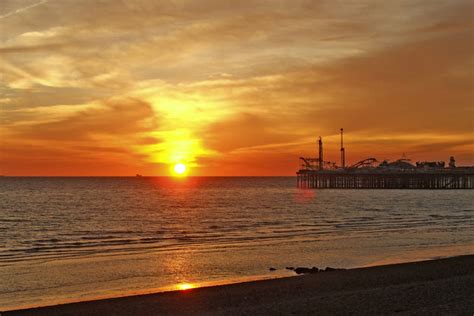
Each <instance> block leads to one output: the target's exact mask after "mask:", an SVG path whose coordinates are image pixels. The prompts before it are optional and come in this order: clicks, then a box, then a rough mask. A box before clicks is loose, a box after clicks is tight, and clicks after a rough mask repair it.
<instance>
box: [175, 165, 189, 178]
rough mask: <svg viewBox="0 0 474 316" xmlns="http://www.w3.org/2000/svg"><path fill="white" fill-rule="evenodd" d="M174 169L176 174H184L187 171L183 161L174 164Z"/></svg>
mask: <svg viewBox="0 0 474 316" xmlns="http://www.w3.org/2000/svg"><path fill="white" fill-rule="evenodd" d="M173 170H174V173H175V174H177V175H180V176H182V175H184V174H185V172H186V165H184V164H182V163H177V164H175V165H174V167H173Z"/></svg>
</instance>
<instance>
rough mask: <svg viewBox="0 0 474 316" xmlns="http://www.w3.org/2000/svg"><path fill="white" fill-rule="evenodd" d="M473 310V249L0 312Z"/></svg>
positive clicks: (168, 312)
mask: <svg viewBox="0 0 474 316" xmlns="http://www.w3.org/2000/svg"><path fill="white" fill-rule="evenodd" d="M471 293H472V294H471ZM309 303H310V304H309ZM469 309H471V310H469ZM473 311H474V255H464V256H456V257H450V258H443V259H435V260H428V261H416V262H410V263H398V264H388V265H378V266H371V267H361V268H354V269H348V270H338V271H330V272H319V273H316V274H308V275H301V276H296V275H295V276H290V277H283V278H274V279H267V280H258V281H247V282H240V283H231V284H224V285H213V286H203V287H198V288H193V289H187V290H178V291H167V292H158V293H150V294H138V295H131V296H124V297H116V298H106V299H96V300H92V301H82V302H76V303H67V304H61V305H52V306H43V307H36V308H28V309H17V310H10V311H4V312H2V315H66V314H75V315H85V314H87V315H100V314H102V315H104V314H106V315H108V314H114V315H131V314H144V315H147V314H189V313H194V314H209V313H212V314H227V313H233V314H235V313H237V314H242V313H244V314H249V313H253V314H267V313H285V314H286V313H348V312H351V313H352V312H355V313H394V312H422V313H423V312H428V313H430V312H454V313H463V312H464V313H469V312H470V313H471V314H472V312H473Z"/></svg>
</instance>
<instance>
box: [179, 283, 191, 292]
mask: <svg viewBox="0 0 474 316" xmlns="http://www.w3.org/2000/svg"><path fill="white" fill-rule="evenodd" d="M176 287H177V288H178V290H181V291H185V290H189V289H193V288H195V287H196V286H195V285H194V284H191V283H180V284H178V285H177V286H176Z"/></svg>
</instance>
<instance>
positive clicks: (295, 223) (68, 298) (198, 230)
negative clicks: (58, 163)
mask: <svg viewBox="0 0 474 316" xmlns="http://www.w3.org/2000/svg"><path fill="white" fill-rule="evenodd" d="M473 201H474V190H436V191H434V190H433V191H430V190H331V189H323V190H311V189H297V188H296V178H295V177H187V178H168V177H0V311H2V310H3V311H5V310H11V309H17V308H24V307H34V306H45V305H54V304H59V303H66V302H77V301H85V300H93V299H98V298H107V297H119V296H126V295H134V294H143V293H152V292H160V291H168V290H175V289H187V288H193V287H201V286H209V285H216V284H227V283H234V282H242V281H252V280H259V279H266V278H278V277H286V276H294V275H295V273H294V272H293V271H291V270H289V269H286V268H287V267H288V268H289V267H313V266H316V267H319V268H324V267H327V266H330V267H336V268H354V267H365V266H372V265H380V264H390V263H398V262H408V261H419V260H426V259H433V258H440V257H447V256H455V255H463V254H472V253H474V221H473V219H474V203H473ZM270 268H273V269H275V270H273V269H270Z"/></svg>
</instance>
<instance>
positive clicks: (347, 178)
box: [297, 168, 474, 190]
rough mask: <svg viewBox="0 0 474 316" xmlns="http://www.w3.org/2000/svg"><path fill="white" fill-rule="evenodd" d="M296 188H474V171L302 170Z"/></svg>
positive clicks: (469, 169) (470, 169)
mask: <svg viewBox="0 0 474 316" xmlns="http://www.w3.org/2000/svg"><path fill="white" fill-rule="evenodd" d="M459 169H463V168H459ZM297 186H298V188H302V189H428V190H435V189H474V168H466V169H465V170H440V171H426V172H420V171H416V170H414V171H404V172H390V171H385V172H384V171H378V170H372V171H369V170H367V171H366V172H354V171H353V170H337V171H336V170H334V171H333V170H327V171H324V170H323V171H312V170H299V171H298V172H297Z"/></svg>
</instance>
